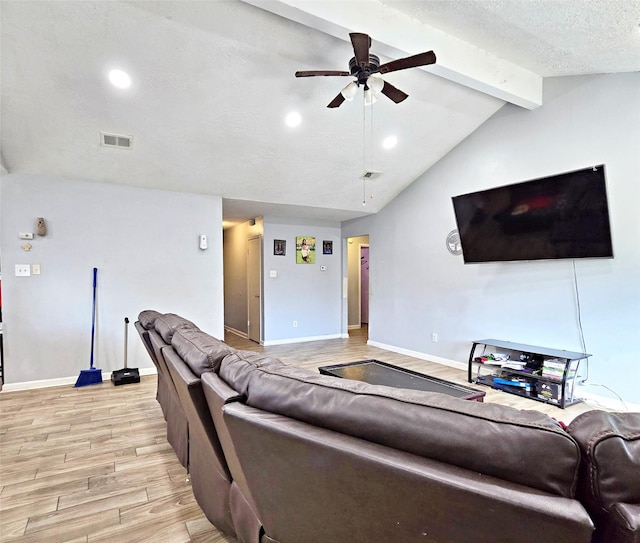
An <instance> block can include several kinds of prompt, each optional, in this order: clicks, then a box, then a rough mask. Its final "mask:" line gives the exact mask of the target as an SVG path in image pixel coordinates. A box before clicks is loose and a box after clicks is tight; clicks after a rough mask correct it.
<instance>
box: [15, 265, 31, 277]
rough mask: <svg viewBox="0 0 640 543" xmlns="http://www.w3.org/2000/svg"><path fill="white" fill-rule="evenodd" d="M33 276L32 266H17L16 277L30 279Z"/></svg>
mask: <svg viewBox="0 0 640 543" xmlns="http://www.w3.org/2000/svg"><path fill="white" fill-rule="evenodd" d="M30 275H31V266H30V265H29V264H16V276H24V277H28V276H30Z"/></svg>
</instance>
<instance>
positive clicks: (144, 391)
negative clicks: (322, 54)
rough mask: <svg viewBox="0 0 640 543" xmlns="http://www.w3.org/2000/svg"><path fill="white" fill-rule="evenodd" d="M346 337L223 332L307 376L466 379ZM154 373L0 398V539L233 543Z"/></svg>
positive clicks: (496, 397) (573, 411)
mask: <svg viewBox="0 0 640 543" xmlns="http://www.w3.org/2000/svg"><path fill="white" fill-rule="evenodd" d="M351 336H352V337H351V338H350V339H336V340H328V341H315V342H311V343H305V344H300V343H298V344H291V345H281V346H271V347H261V346H260V345H258V344H256V343H253V342H251V341H248V340H245V339H242V338H239V337H238V336H236V335H233V334H227V337H226V338H225V340H226V341H227V343H229V344H230V345H232V346H234V347H236V348H239V349H247V350H254V351H261V352H265V353H267V354H270V355H272V356H275V357H278V358H280V359H282V360H283V361H284V362H285V363H288V364H293V365H298V366H303V367H306V368H310V369H314V368H317V367H319V366H323V365H329V364H339V363H344V362H352V361H356V360H363V359H369V358H376V359H378V360H382V361H384V362H390V363H392V364H397V365H400V366H403V367H406V368H409V369H413V370H416V371H421V372H423V373H427V374H430V375H433V376H436V377H440V378H443V379H447V380H450V381H454V382H457V383H460V384H466V385H468V383H467V382H466V372H464V371H461V370H456V369H452V368H448V367H444V366H442V365H439V364H434V363H431V362H426V361H423V360H417V359H415V358H411V357H408V356H404V355H400V354H395V353H391V352H388V351H384V350H382V349H378V348H375V347H369V346H367V345H366V329H362V330H353V331H351ZM155 386H156V378H155V376H148V377H143V378H142V381H141V383H139V384H130V385H124V386H120V387H114V386H113V385H112V384H111V383H110V382H105V383H103V384H101V385H93V386H89V387H83V388H79V389H75V388H73V387H72V386H65V387H52V388H47V389H38V390H28V391H20V392H2V393H0V417H1V418H0V447H1V449H0V541H2V542H6V543H9V542H14V541H15V542H18V541H20V542H24V543H27V542H34V543H42V542H46V543H62V542H68V543H81V542H83V543H94V542H117V543H128V542H131V543H141V542H150V543H151V542H153V543H181V542H205V541H207V542H209V543H236V539H234V538H232V537H229V536H226V535H225V534H223V533H221V532H219V531H218V530H217V529H216V528H215V527H214V526H212V525H211V524H210V523H209V522H208V521H207V520H206V518H205V517H204V515H203V514H202V512H201V511H200V508H199V507H198V505H197V504H196V502H195V500H194V498H193V494H192V492H191V487H190V485H189V483H188V482H187V481H186V471H185V470H184V468H183V467H182V466H181V465H180V464H179V462H178V461H177V460H176V457H175V455H174V453H173V450H172V449H171V447H170V446H169V444H168V443H167V440H166V425H165V421H164V419H163V417H162V412H161V410H160V407H159V405H158V404H157V402H156V400H155ZM478 388H479V389H481V390H484V391H485V392H486V393H487V396H486V398H485V401H487V402H496V403H502V404H507V405H511V406H514V407H517V408H521V409H535V410H540V411H544V412H546V413H548V414H549V415H551V416H553V417H555V418H557V419H559V420H562V421H564V422H566V423H569V422H570V421H571V420H572V419H573V418H574V417H575V416H577V415H578V414H579V413H582V412H583V411H586V410H589V409H592V408H594V407H595V406H588V405H585V404H577V405H574V406H571V407H570V408H568V409H565V410H562V409H559V408H557V407H554V406H551V405H546V404H542V403H539V402H535V401H532V400H527V399H524V398H519V397H516V396H513V395H510V394H506V393H503V392H499V391H494V390H491V389H489V388H486V387H481V386H480V387H478Z"/></svg>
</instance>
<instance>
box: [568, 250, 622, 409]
mask: <svg viewBox="0 0 640 543" xmlns="http://www.w3.org/2000/svg"><path fill="white" fill-rule="evenodd" d="M571 262H572V263H573V285H574V289H575V294H576V311H577V318H578V329H579V330H580V342H581V344H582V352H583V353H586V352H587V345H586V342H585V340H584V330H583V329H582V310H581V307H580V289H579V288H578V275H577V273H576V261H575V259H574V260H572V261H571ZM585 364H586V366H585V367H586V370H587V373H586V376H585V377H584V378H583V379H581V380H580V383H579V384H580V385H582V386H592V387H602V388H604V389H606V390H608V391H609V392H611V393H612V394H613V395H614V396H615V397H616V398H618V400H620V403H621V404H622V407H623V409H624V410H625V411H628V410H629V409H628V407H627V404H626V403H625V402H624V400H623V399H622V397H621V396H620V395H619V394H618V393H617V392H616V391H615V390H613V389H611V388H609V387H608V386H607V385H602V384H600V383H587V381H588V380H589V358H588V357H587V358H586V359H585ZM596 403H598V402H596Z"/></svg>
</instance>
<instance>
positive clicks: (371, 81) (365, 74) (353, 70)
mask: <svg viewBox="0 0 640 543" xmlns="http://www.w3.org/2000/svg"><path fill="white" fill-rule="evenodd" d="M349 36H350V37H351V44H352V45H353V53H354V55H355V56H354V57H353V58H352V59H351V60H350V61H349V71H348V72H341V71H337V70H308V71H299V72H296V77H314V76H318V75H322V76H352V77H355V78H356V79H355V81H352V82H351V83H349V84H348V85H347V86H346V87H345V88H344V89H342V91H340V94H338V96H336V97H335V98H334V99H333V100H332V101H331V102H330V103H329V105H328V106H327V107H332V108H333V107H340V105H342V102H344V101H345V100H349V101H351V100H353V97H354V96H355V95H356V92H357V91H358V87H360V86H363V87H364V98H365V104H367V105H368V104H372V103H373V102H375V101H376V98H375V95H376V94H377V93H379V92H382V94H384V95H385V96H386V97H387V98H390V99H391V100H393V101H394V102H395V103H396V104H398V103H400V102H402V101H403V100H404V99H406V98H408V96H409V95H408V94H407V93H405V92H403V91H401V90H400V89H398V88H396V87H394V86H393V85H392V84H391V83H388V82H386V81H385V80H383V79H382V78H381V77H376V76H374V74H388V73H390V72H397V71H398V70H406V69H407V68H415V67H416V66H426V65H428V64H433V63H435V61H436V55H435V53H434V52H433V51H428V52H427V53H418V54H417V55H413V56H410V57H405V58H401V59H398V60H392V61H391V62H387V63H386V64H380V59H379V58H378V57H377V56H376V55H374V54H372V53H370V52H369V48H370V47H371V38H370V37H369V35H368V34H361V33H359V32H352V33H351V34H349Z"/></svg>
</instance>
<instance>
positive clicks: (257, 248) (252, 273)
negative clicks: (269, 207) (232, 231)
mask: <svg viewBox="0 0 640 543" xmlns="http://www.w3.org/2000/svg"><path fill="white" fill-rule="evenodd" d="M261 270H262V238H260V236H257V237H254V238H249V241H248V242H247V337H248V338H249V339H250V340H251V341H255V342H256V343H260V341H261V340H262V333H261V332H262V274H261Z"/></svg>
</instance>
